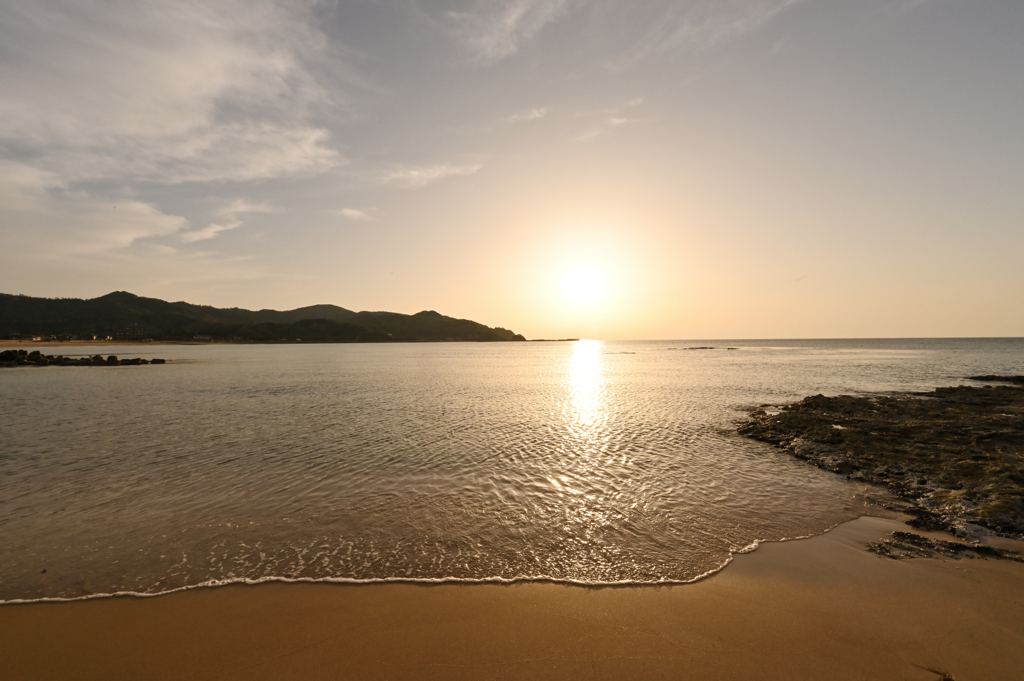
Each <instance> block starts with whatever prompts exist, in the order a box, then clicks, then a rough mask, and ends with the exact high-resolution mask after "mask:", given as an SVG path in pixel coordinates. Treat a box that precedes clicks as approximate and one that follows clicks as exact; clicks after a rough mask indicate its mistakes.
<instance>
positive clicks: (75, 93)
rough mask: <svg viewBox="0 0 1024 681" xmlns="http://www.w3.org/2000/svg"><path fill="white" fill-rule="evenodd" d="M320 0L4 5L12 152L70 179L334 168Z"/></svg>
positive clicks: (23, 1)
mask: <svg viewBox="0 0 1024 681" xmlns="http://www.w3.org/2000/svg"><path fill="white" fill-rule="evenodd" d="M311 4H312V3H310V2H306V1H305V0H297V1H295V2H285V1H284V0H252V1H246V0H203V1H200V0H181V1H179V2H174V3H164V2H158V1H156V0H139V1H138V2H132V3H111V2H106V1H104V0H79V1H78V2H74V3H57V4H50V3H38V2H32V1H30V0H0V12H2V13H3V16H4V19H3V21H0V151H2V152H3V153H4V155H5V156H7V157H8V158H17V159H19V160H21V161H22V162H25V163H27V164H30V165H32V166H34V167H37V168H40V169H43V170H48V171H50V172H53V173H56V174H57V175H59V176H60V177H61V178H62V179H63V180H65V181H70V182H75V181H80V180H90V181H92V180H98V179H104V178H106V179H113V180H118V181H120V180H130V181H137V180H145V181H149V182H156V183H164V184H167V183H181V182H197V181H211V180H212V181H237V180H252V179H261V178H272V177H281V176H287V175H294V174H301V173H315V172H321V171H323V170H326V169H328V168H330V167H332V166H334V165H336V164H338V163H340V162H341V158H340V157H339V155H338V153H337V152H336V151H335V150H334V149H332V148H331V146H330V144H329V142H330V140H329V137H328V133H327V131H326V130H325V129H323V128H322V127H319V126H317V125H316V124H315V123H313V122H312V121H313V119H314V118H315V116H314V114H315V112H316V111H317V110H319V109H321V108H323V107H326V106H329V105H330V103H331V101H332V97H333V96H332V95H331V94H329V93H328V92H326V91H325V90H324V89H323V88H321V87H320V86H319V85H318V83H317V81H316V79H315V78H314V77H313V76H312V75H311V73H310V71H309V69H308V68H307V63H308V61H309V60H310V59H311V58H312V57H313V54H314V53H315V52H316V50H317V49H318V46H319V45H321V44H322V43H323V36H321V35H320V33H319V32H318V30H317V29H316V28H314V27H313V21H312V15H311Z"/></svg>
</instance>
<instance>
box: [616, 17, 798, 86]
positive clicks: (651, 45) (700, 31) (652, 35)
mask: <svg viewBox="0 0 1024 681" xmlns="http://www.w3.org/2000/svg"><path fill="white" fill-rule="evenodd" d="M801 2H804V0H691V1H690V2H681V3H670V4H669V6H668V9H667V10H666V11H665V12H664V13H663V14H662V17H661V19H660V20H659V21H658V22H657V24H656V25H655V26H654V27H653V28H651V29H650V30H648V32H647V33H646V34H645V35H644V37H643V38H642V39H641V40H640V41H639V42H638V43H637V44H636V45H635V46H634V47H633V48H632V49H630V50H627V51H626V52H625V53H624V54H622V55H620V56H619V57H618V58H616V59H615V60H614V61H613V62H612V64H611V68H612V69H613V70H623V69H626V68H628V67H630V66H633V65H634V64H636V63H637V62H640V61H642V60H643V59H644V58H646V57H648V56H650V55H652V54H655V53H659V52H668V51H673V50H678V49H684V48H698V49H706V48H709V47H712V46H715V45H717V44H719V43H721V42H723V41H726V40H729V39H732V38H735V37H738V36H740V35H742V34H744V33H748V32H750V31H753V30H756V29H758V28H760V27H761V26H763V25H764V24H766V23H768V22H769V21H771V20H772V19H774V18H775V17H776V16H777V15H778V14H780V13H781V12H784V11H785V10H788V9H790V8H791V7H793V6H795V5H797V4H800V3H801Z"/></svg>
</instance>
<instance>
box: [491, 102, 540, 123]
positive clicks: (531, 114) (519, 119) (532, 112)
mask: <svg viewBox="0 0 1024 681" xmlns="http://www.w3.org/2000/svg"><path fill="white" fill-rule="evenodd" d="M547 114H548V108H547V107H546V106H541V107H534V108H532V109H529V110H527V111H520V112H518V113H514V114H512V115H511V116H506V117H505V118H504V119H502V123H505V124H509V125H514V124H516V123H526V122H529V121H535V120H537V119H539V118H544V117H545V116H547Z"/></svg>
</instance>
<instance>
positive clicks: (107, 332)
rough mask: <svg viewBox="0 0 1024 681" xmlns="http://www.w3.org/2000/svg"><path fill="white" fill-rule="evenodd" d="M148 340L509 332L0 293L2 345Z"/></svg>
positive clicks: (449, 321) (505, 335)
mask: <svg viewBox="0 0 1024 681" xmlns="http://www.w3.org/2000/svg"><path fill="white" fill-rule="evenodd" d="M37 336H38V337H51V336H55V337H58V338H92V337H93V336H97V337H100V338H106V337H108V336H109V337H111V338H129V339H130V338H135V337H143V338H152V339H154V340H189V339H193V338H195V337H196V336H204V337H205V336H209V337H210V338H211V339H214V340H237V341H243V340H248V341H281V340H289V341H291V340H297V339H301V340H303V341H398V340H418V341H442V340H456V341H505V340H525V339H524V338H523V337H522V336H520V335H517V334H514V333H512V332H511V331H508V330H507V329H502V328H494V329H492V328H490V327H487V326H484V325H483V324H479V323H477V322H474V321H470V320H468V319H455V318H453V317H446V316H444V315H441V314H438V313H437V312H433V311H425V312H419V313H417V314H413V315H407V314H399V313H396V312H353V311H352V310H346V309H345V308H343V307H338V306H337V305H312V306H310V307H301V308H299V309H297V310H287V311H284V312H280V311H277V310H257V311H253V310H243V309H240V308H237V307H233V308H227V309H224V308H216V307H210V306H208V305H192V304H190V303H184V302H178V303H169V302H167V301H165V300H159V299H157V298H142V297H140V296H136V295H134V294H131V293H127V292H125V291H117V292H114V293H109V294H107V295H105V296H101V297H99V298H92V299H90V300H81V299H78V298H32V297H30V296H20V295H10V294H6V293H0V338H19V337H20V338H26V337H37Z"/></svg>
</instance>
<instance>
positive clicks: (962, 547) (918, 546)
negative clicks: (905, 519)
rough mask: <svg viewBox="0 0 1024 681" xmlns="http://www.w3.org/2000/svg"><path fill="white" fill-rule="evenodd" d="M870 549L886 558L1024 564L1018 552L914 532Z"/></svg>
mask: <svg viewBox="0 0 1024 681" xmlns="http://www.w3.org/2000/svg"><path fill="white" fill-rule="evenodd" d="M868 549H870V550H871V551H873V552H874V553H877V554H878V555H880V556H885V557H886V558H892V559H894V560H899V559H901V558H938V557H939V556H945V557H946V558H1004V559H1006V560H1014V561H1017V562H1018V563H1024V558H1022V557H1021V555H1020V554H1019V553H1017V552H1016V551H1010V550H1007V549H997V548H995V547H994V546H985V545H984V544H975V543H970V544H965V543H961V542H957V541H946V540H944V539H929V538H928V537H922V536H921V535H919V534H915V533H913V532H892V533H890V534H889V536H888V537H886V538H885V539H882V540H881V541H876V542H869V543H868Z"/></svg>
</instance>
